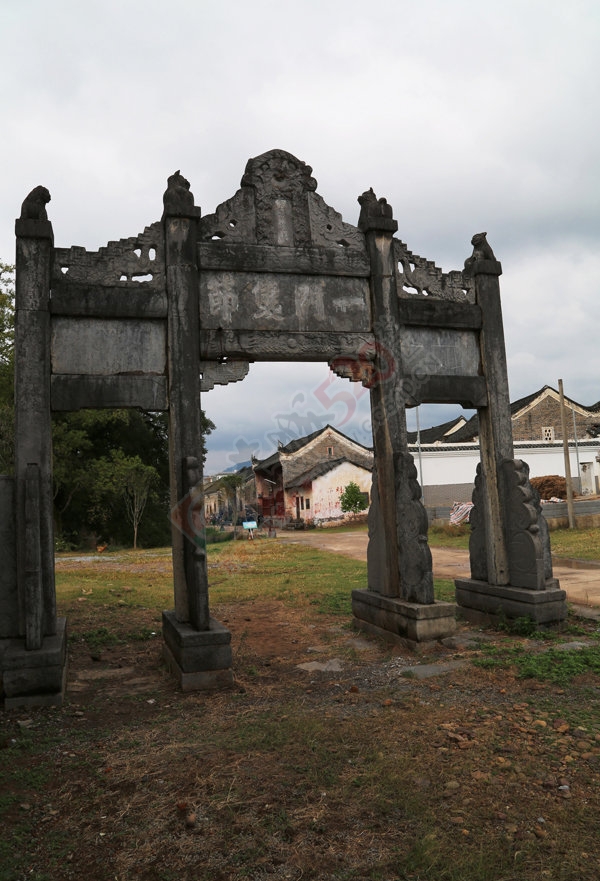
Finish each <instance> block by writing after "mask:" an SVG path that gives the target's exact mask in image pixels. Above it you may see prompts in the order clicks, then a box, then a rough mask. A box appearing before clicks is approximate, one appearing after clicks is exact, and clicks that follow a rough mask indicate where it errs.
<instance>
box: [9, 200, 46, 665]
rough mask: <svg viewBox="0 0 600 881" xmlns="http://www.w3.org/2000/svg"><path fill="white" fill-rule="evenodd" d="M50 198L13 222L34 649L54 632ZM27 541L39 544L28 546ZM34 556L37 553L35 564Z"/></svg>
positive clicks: (26, 573) (23, 580)
mask: <svg viewBox="0 0 600 881" xmlns="http://www.w3.org/2000/svg"><path fill="white" fill-rule="evenodd" d="M46 196H47V198H46ZM49 200H50V194H49V193H48V191H47V190H44V189H43V188H42V187H38V188H36V190H33V191H32V193H30V195H29V196H28V197H27V199H26V200H25V202H24V203H23V210H22V213H21V218H20V219H19V220H17V221H16V225H15V232H16V235H17V242H16V249H17V251H16V270H17V272H16V291H15V482H16V510H17V579H18V589H19V635H20V636H24V637H26V647H27V649H30V650H31V649H39V648H40V647H41V645H42V640H43V638H44V636H48V635H51V634H54V633H56V597H55V587H54V530H53V518H52V505H53V491H52V423H51V411H50V312H49V309H50V274H51V265H52V254H53V246H54V239H53V233H52V224H51V223H50V222H49V221H48V219H47V215H46V209H45V204H46V202H48V201H49ZM30 465H31V466H37V476H36V477H35V478H31V474H32V471H31V469H30V472H29V473H30V479H29V481H28V468H29V466H30ZM38 480H39V486H37V487H34V484H35V483H36V482H37V481H38ZM28 483H29V490H30V491H29V497H30V502H31V493H33V494H34V495H37V497H38V499H39V508H38V510H37V511H36V510H35V508H36V506H35V505H33V506H32V505H31V503H30V504H28V501H27V499H28V491H27V486H28ZM34 521H36V522H34ZM32 542H36V544H37V543H38V542H39V546H38V547H32V546H31V543H32ZM32 560H37V561H38V562H37V563H36V565H35V567H33V568H32V562H31V561H32ZM33 569H35V570H36V571H33Z"/></svg>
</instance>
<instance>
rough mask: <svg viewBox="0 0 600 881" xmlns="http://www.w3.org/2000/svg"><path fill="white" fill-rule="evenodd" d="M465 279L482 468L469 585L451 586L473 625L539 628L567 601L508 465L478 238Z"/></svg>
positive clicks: (487, 254)
mask: <svg viewBox="0 0 600 881" xmlns="http://www.w3.org/2000/svg"><path fill="white" fill-rule="evenodd" d="M471 244H472V245H473V248H474V250H473V255H472V257H470V258H469V259H468V260H467V261H466V262H465V274H469V275H472V276H473V278H474V282H475V296H476V302H477V304H478V305H479V307H480V308H481V315H482V326H481V331H480V337H479V341H480V354H481V366H482V372H483V375H484V376H485V381H486V390H487V399H488V400H487V406H486V407H481V408H479V409H478V411H477V413H478V417H479V441H480V448H481V462H480V464H479V466H478V468H477V476H476V478H475V489H474V491H473V502H474V508H473V511H472V513H471V526H472V532H471V538H470V541H469V553H470V559H471V578H470V579H468V578H461V579H457V580H456V582H455V585H456V601H457V603H458V605H459V606H460V607H461V611H462V614H463V615H464V616H465V617H467V618H469V619H471V620H474V621H477V622H479V621H489V620H490V619H491V620H494V619H498V618H499V617H500V616H502V617H504V618H513V619H514V618H529V619H531V620H532V621H533V622H534V623H535V624H538V625H546V624H553V623H556V622H558V621H562V620H564V619H565V618H566V616H567V606H566V594H565V591H564V590H561V589H560V586H559V584H558V581H556V579H554V578H553V576H552V560H551V554H550V539H549V536H548V528H547V524H546V522H545V520H544V518H543V515H542V513H541V508H540V505H539V497H538V496H537V495H536V493H535V491H534V490H533V488H532V487H531V484H530V483H529V468H528V467H527V465H526V464H525V463H524V462H521V461H519V460H515V459H514V451H513V438H512V422H511V411H510V398H509V392H508V377H507V366H506V351H505V345H504V330H503V323H502V308H501V303H500V285H499V282H498V278H499V276H500V274H501V272H502V268H501V266H500V263H498V261H497V260H496V259H495V257H494V253H493V251H492V249H491V248H490V246H489V244H488V242H487V240H486V234H485V233H478V234H477V235H475V236H473V239H472V240H471Z"/></svg>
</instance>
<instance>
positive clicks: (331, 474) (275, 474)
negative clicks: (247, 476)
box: [252, 425, 373, 524]
mask: <svg viewBox="0 0 600 881" xmlns="http://www.w3.org/2000/svg"><path fill="white" fill-rule="evenodd" d="M252 467H253V470H254V475H255V480H256V495H257V504H258V510H259V516H260V517H261V518H264V519H266V520H275V521H278V522H279V523H283V522H285V521H289V520H297V521H305V522H306V521H313V522H314V523H315V524H319V523H325V522H327V521H331V520H337V519H340V518H342V517H344V513H343V511H342V509H341V505H340V496H341V495H342V493H343V492H344V490H345V488H346V487H347V486H348V484H349V483H350V482H353V483H356V484H357V485H358V486H359V488H360V489H361V491H362V492H363V493H364V494H365V500H366V501H367V503H369V501H370V493H371V472H372V469H373V451H372V450H370V449H368V448H367V447H364V446H363V445H362V444H359V443H358V442H357V441H354V440H352V439H351V438H349V437H347V436H346V435H345V434H342V432H341V431H337V429H335V428H332V426H331V425H327V426H325V428H321V429H319V430H318V431H315V432H313V433H312V434H309V435H308V436H307V437H302V438H299V439H297V440H293V441H290V442H289V443H288V444H285V445H280V446H279V447H278V449H277V450H276V452H275V453H273V455H271V456H269V457H268V458H266V459H262V460H260V461H258V460H254V461H253V463H252Z"/></svg>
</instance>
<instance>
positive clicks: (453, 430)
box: [409, 385, 600, 507]
mask: <svg viewBox="0 0 600 881" xmlns="http://www.w3.org/2000/svg"><path fill="white" fill-rule="evenodd" d="M511 413H512V427H513V438H514V450H515V458H516V459H523V460H524V461H526V462H527V464H528V465H529V468H530V476H531V477H543V476H545V475H548V474H558V475H562V476H564V474H565V461H564V452H563V435H562V423H561V413H560V395H559V393H558V392H557V391H556V389H554V388H552V387H551V386H547V385H546V386H544V387H543V388H541V389H539V390H538V391H536V392H534V393H533V394H531V395H528V396H527V397H524V398H521V399H519V400H518V401H515V402H514V403H513V404H511ZM565 413H566V425H567V435H568V442H569V460H570V464H571V474H572V477H573V482H574V488H575V490H576V491H577V492H580V493H581V494H582V495H592V494H596V493H597V492H598V491H599V490H600V403H597V404H593V405H592V406H590V407H585V406H583V405H582V404H578V403H577V402H576V401H573V400H571V399H570V398H567V397H565ZM478 433H479V424H478V419H477V415H475V416H473V417H472V418H471V419H469V420H466V419H465V418H464V417H463V416H459V417H458V418H457V419H454V420H451V421H450V422H445V423H443V424H442V425H438V426H434V427H433V428H429V429H426V430H424V431H421V432H420V435H419V438H418V440H417V432H410V433H409V444H410V446H409V449H410V451H411V453H412V454H413V456H414V458H415V463H416V464H417V468H418V471H419V481H420V482H421V484H422V486H423V498H424V501H425V504H426V505H427V506H429V507H433V506H446V505H452V504H453V502H466V501H469V500H470V498H471V493H472V490H473V481H474V478H475V471H476V469H477V464H478V462H479V437H478Z"/></svg>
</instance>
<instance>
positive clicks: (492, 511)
mask: <svg viewBox="0 0 600 881" xmlns="http://www.w3.org/2000/svg"><path fill="white" fill-rule="evenodd" d="M480 235H481V234H480ZM483 242H485V247H483ZM483 242H480V241H479V236H474V238H473V242H472V243H473V245H474V249H475V250H474V255H473V257H471V258H469V260H467V261H466V263H465V272H467V273H468V274H470V275H472V276H473V279H474V282H475V298H476V303H477V305H478V306H479V307H480V308H481V314H482V328H481V331H480V335H479V345H480V352H481V366H482V370H483V375H484V376H485V378H486V386H487V395H488V404H487V407H482V408H480V409H478V410H477V415H478V417H479V440H480V448H481V469H480V475H481V476H480V481H481V487H480V489H481V492H480V495H479V498H480V499H481V505H482V510H481V515H482V519H483V524H482V526H483V529H482V531H481V537H482V539H484V541H485V548H486V549H485V556H484V555H483V554H482V552H481V551H480V550H475V551H474V555H473V556H474V560H473V562H474V564H475V570H476V571H474V572H472V577H474V578H481V577H482V576H485V577H484V580H486V581H489V582H490V584H498V585H502V584H508V583H509V581H510V575H509V566H508V557H507V552H506V541H505V536H504V527H503V510H504V509H505V507H506V506H505V502H504V498H503V487H502V485H501V476H500V473H501V472H500V468H501V465H502V463H503V461H504V460H506V459H512V458H513V456H514V452H513V438H512V423H511V412H510V396H509V391H508V372H507V367H506V347H505V344H504V326H503V323H502V305H501V301H500V283H499V281H498V279H499V276H500V275H501V274H502V267H501V265H500V263H499V262H498V261H497V260H496V259H495V258H494V254H493V252H492V249H491V248H490V246H489V245H488V244H487V241H486V240H485V237H484V239H483Z"/></svg>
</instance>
